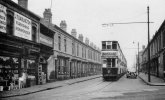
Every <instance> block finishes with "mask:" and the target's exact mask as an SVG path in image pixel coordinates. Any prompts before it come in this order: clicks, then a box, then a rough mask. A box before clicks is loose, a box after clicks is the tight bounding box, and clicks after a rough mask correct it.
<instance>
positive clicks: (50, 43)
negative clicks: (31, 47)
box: [40, 34, 53, 47]
mask: <svg viewBox="0 0 165 100" xmlns="http://www.w3.org/2000/svg"><path fill="white" fill-rule="evenodd" d="M40 42H41V43H42V44H45V45H47V46H50V47H53V39H52V38H50V37H47V36H45V35H43V34H40Z"/></svg>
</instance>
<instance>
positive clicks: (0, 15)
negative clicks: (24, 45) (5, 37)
mask: <svg viewBox="0 0 165 100" xmlns="http://www.w3.org/2000/svg"><path fill="white" fill-rule="evenodd" d="M6 21H7V20H6V7H5V6H3V5H1V4H0V31H1V32H4V33H6Z"/></svg>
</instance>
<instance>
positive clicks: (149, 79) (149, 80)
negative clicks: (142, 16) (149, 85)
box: [147, 6, 151, 82]
mask: <svg viewBox="0 0 165 100" xmlns="http://www.w3.org/2000/svg"><path fill="white" fill-rule="evenodd" d="M147 14H148V82H151V77H150V65H151V64H150V24H149V6H148V7H147Z"/></svg>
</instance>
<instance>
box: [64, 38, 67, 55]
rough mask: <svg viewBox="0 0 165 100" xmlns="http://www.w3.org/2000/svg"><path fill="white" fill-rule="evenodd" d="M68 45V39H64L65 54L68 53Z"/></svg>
mask: <svg viewBox="0 0 165 100" xmlns="http://www.w3.org/2000/svg"><path fill="white" fill-rule="evenodd" d="M66 47H67V44H66V39H64V48H65V52H67V48H66Z"/></svg>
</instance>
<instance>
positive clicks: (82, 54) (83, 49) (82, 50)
mask: <svg viewBox="0 0 165 100" xmlns="http://www.w3.org/2000/svg"><path fill="white" fill-rule="evenodd" d="M82 58H84V48H83V47H82Z"/></svg>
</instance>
